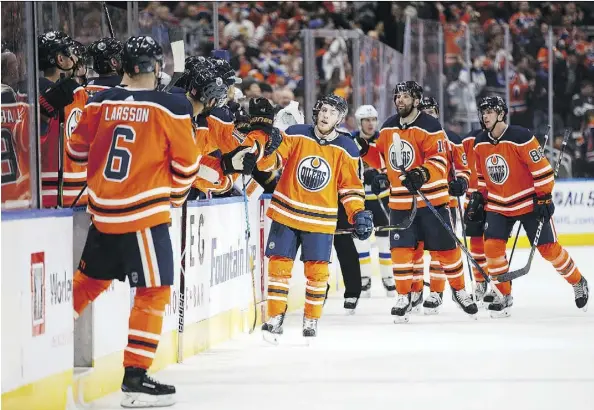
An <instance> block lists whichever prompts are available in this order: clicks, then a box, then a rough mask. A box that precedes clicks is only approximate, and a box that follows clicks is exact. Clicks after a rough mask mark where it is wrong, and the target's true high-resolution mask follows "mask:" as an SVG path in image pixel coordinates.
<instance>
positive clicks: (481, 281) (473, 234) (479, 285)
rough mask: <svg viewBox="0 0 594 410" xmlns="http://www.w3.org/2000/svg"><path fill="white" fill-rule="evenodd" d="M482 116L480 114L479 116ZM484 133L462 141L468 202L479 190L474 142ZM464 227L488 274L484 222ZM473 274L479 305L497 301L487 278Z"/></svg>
mask: <svg viewBox="0 0 594 410" xmlns="http://www.w3.org/2000/svg"><path fill="white" fill-rule="evenodd" d="M479 116H480V114H479ZM481 132H483V130H482V128H479V129H476V130H472V131H470V132H469V133H468V135H466V136H465V137H464V138H463V140H462V145H463V146H464V153H465V154H466V160H467V161H468V168H469V170H470V183H469V185H468V190H467V191H466V202H468V201H470V197H471V196H472V193H473V192H475V191H476V190H477V189H478V177H477V175H476V165H475V164H476V158H475V153H474V141H475V140H476V137H477V136H478V135H479V134H480V133H481ZM464 227H465V228H466V236H467V237H468V238H470V240H469V242H470V243H469V245H470V253H471V255H472V257H473V258H474V260H476V261H477V263H478V264H479V265H480V267H481V268H482V269H483V271H484V272H485V273H486V274H488V273H489V267H488V266H487V257H486V256H485V241H484V238H483V235H484V233H485V226H484V223H483V221H478V222H471V221H468V220H465V221H464ZM472 274H473V275H474V281H475V283H476V289H475V293H474V298H475V300H476V302H477V304H478V305H480V306H483V305H484V304H485V303H487V304H488V303H491V302H493V300H495V296H496V295H495V292H494V291H493V289H491V290H489V291H488V292H487V289H488V288H489V287H490V286H491V285H488V284H487V282H485V278H484V277H483V275H481V274H480V272H479V271H478V269H477V268H476V267H475V266H472Z"/></svg>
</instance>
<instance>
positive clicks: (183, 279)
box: [177, 199, 188, 363]
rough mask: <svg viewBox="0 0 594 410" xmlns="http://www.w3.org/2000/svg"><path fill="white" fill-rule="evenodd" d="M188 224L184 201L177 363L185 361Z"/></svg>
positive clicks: (186, 208) (186, 201)
mask: <svg viewBox="0 0 594 410" xmlns="http://www.w3.org/2000/svg"><path fill="white" fill-rule="evenodd" d="M187 222H188V200H187V199H186V200H185V201H184V204H183V205H182V214H181V225H180V226H181V243H180V245H181V249H182V253H181V261H180V267H181V268H180V276H179V298H178V299H179V300H178V303H179V306H178V311H179V322H178V326H177V362H178V363H182V362H183V361H184V314H185V310H186V305H185V301H186V236H187V235H186V226H187Z"/></svg>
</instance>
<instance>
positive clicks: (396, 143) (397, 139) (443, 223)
mask: <svg viewBox="0 0 594 410" xmlns="http://www.w3.org/2000/svg"><path fill="white" fill-rule="evenodd" d="M392 138H393V144H394V146H395V147H396V160H397V161H399V160H400V158H401V155H400V135H398V134H397V133H394V134H393V136H392ZM398 169H399V170H400V172H402V174H403V175H406V174H407V172H406V169H405V168H404V166H403V165H402V164H398ZM417 195H419V196H420V197H421V199H423V201H424V202H425V205H427V208H429V210H431V212H432V213H433V215H435V217H436V218H437V220H438V221H439V222H440V223H441V226H442V228H444V229H445V230H446V232H447V233H448V235H449V236H450V237H451V238H452V239H453V240H454V242H456V244H457V245H458V247H460V250H462V252H464V254H465V255H466V257H467V258H468V259H469V260H470V262H471V263H472V264H473V265H474V266H475V268H477V270H478V271H479V273H480V274H481V276H482V277H483V278H485V282H487V283H491V278H490V277H489V275H487V274H486V273H485V271H484V270H483V268H482V266H481V265H479V263H478V262H477V261H476V260H475V259H474V258H473V257H472V255H471V254H470V251H469V250H468V249H467V248H466V247H465V246H464V244H463V243H462V242H460V239H458V237H457V236H456V233H455V232H454V231H452V228H451V227H450V226H449V225H448V224H447V222H446V221H444V219H443V218H442V216H441V215H440V214H439V212H438V211H437V209H435V207H434V206H433V204H432V203H431V201H429V199H427V197H426V196H425V194H424V193H423V192H422V191H421V190H420V189H418V190H417ZM493 290H494V291H495V293H496V294H497V296H498V297H500V298H503V294H502V293H501V291H500V290H499V289H497V287H496V286H493Z"/></svg>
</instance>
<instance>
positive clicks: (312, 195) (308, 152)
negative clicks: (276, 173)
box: [262, 125, 365, 234]
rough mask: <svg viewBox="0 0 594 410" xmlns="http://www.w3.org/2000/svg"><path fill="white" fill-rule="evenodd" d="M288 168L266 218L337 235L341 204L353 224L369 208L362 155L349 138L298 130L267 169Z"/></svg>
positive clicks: (287, 138) (291, 130)
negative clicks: (359, 213)
mask: <svg viewBox="0 0 594 410" xmlns="http://www.w3.org/2000/svg"><path fill="white" fill-rule="evenodd" d="M281 163H284V170H283V173H282V175H281V177H280V180H279V182H278V184H277V186H276V189H275V191H274V193H273V194H272V200H271V202H270V207H269V208H268V211H267V213H266V215H267V216H268V217H269V218H270V219H272V220H274V221H277V222H278V223H281V224H283V225H286V226H289V227H291V228H294V229H298V230H301V231H306V232H319V233H328V234H331V233H334V231H335V230H336V220H337V216H338V201H339V200H340V201H341V202H342V204H343V205H344V208H345V210H346V213H347V216H348V218H349V222H351V223H353V216H354V214H355V213H357V212H359V211H362V210H363V209H365V190H364V189H363V182H362V178H363V176H362V174H363V164H362V163H361V160H360V158H359V150H358V148H357V146H356V145H355V143H354V142H353V141H352V140H351V139H350V138H349V137H347V136H346V135H343V134H339V135H338V136H337V137H336V138H334V139H332V140H322V139H319V138H318V137H317V136H316V135H315V133H314V127H313V126H311V125H292V126H290V127H289V128H287V129H286V130H285V131H284V132H283V142H282V143H281V144H280V146H279V148H278V149H277V150H276V152H275V153H273V154H272V155H270V156H268V157H265V158H264V161H262V165H263V168H266V169H271V167H272V166H273V165H274V164H277V165H280V164H281Z"/></svg>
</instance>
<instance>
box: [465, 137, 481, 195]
mask: <svg viewBox="0 0 594 410" xmlns="http://www.w3.org/2000/svg"><path fill="white" fill-rule="evenodd" d="M481 132H483V130H482V129H477V130H472V131H470V132H469V133H468V135H466V136H465V137H464V139H463V140H462V145H463V146H464V153H465V154H466V161H467V162H468V170H469V171H470V182H469V183H468V191H467V192H466V197H467V198H468V199H470V194H472V193H473V192H474V191H476V190H477V189H478V176H477V175H476V156H475V154H474V141H475V139H476V137H477V136H478V135H479V134H480V133H481Z"/></svg>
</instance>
